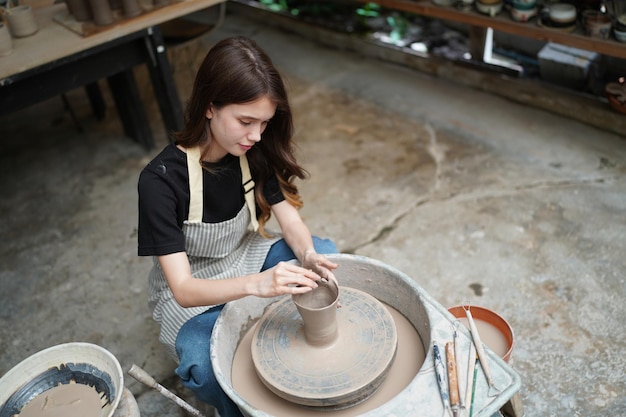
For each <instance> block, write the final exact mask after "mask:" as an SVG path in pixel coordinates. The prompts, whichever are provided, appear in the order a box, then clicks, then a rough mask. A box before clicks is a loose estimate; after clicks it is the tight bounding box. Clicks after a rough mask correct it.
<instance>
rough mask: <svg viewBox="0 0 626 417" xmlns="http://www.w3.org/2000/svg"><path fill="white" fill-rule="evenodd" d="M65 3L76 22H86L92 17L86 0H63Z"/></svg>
mask: <svg viewBox="0 0 626 417" xmlns="http://www.w3.org/2000/svg"><path fill="white" fill-rule="evenodd" d="M65 4H66V5H67V9H68V10H69V12H70V13H71V14H72V16H74V19H75V20H76V21H77V22H86V21H88V20H91V19H92V18H93V15H92V14H91V7H90V6H89V1H88V0H65Z"/></svg>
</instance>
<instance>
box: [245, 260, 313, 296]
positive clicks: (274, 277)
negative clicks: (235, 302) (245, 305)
mask: <svg viewBox="0 0 626 417" xmlns="http://www.w3.org/2000/svg"><path fill="white" fill-rule="evenodd" d="M260 275H261V279H260V281H259V282H258V288H257V291H256V295H257V296H259V297H266V298H269V297H275V296H277V295H283V294H303V293H306V292H309V291H311V290H313V289H314V288H317V281H319V280H320V279H322V277H320V276H319V275H318V274H316V273H315V272H313V271H311V270H309V269H305V268H302V267H301V266H298V265H294V264H292V263H288V262H279V263H278V264H277V265H276V266H275V267H273V268H270V269H268V270H266V271H263V272H261V273H260Z"/></svg>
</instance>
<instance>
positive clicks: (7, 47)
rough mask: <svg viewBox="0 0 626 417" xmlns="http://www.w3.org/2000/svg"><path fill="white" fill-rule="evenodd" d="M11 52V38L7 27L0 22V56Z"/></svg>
mask: <svg viewBox="0 0 626 417" xmlns="http://www.w3.org/2000/svg"><path fill="white" fill-rule="evenodd" d="M11 52H13V39H11V33H10V32H9V27H8V26H7V25H5V24H4V23H2V22H0V57H3V56H7V55H9V54H10V53H11Z"/></svg>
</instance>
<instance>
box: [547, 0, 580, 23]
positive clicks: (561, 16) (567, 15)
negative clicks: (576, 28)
mask: <svg viewBox="0 0 626 417" xmlns="http://www.w3.org/2000/svg"><path fill="white" fill-rule="evenodd" d="M548 9H549V12H548V16H549V17H550V20H551V21H553V22H556V23H570V22H573V21H575V20H576V7H575V6H574V5H572V4H567V3H554V4H551V5H549V6H548Z"/></svg>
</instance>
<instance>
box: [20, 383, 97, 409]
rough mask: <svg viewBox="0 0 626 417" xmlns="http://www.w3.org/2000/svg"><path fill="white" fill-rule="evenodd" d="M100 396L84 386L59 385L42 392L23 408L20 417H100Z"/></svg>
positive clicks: (87, 386)
mask: <svg viewBox="0 0 626 417" xmlns="http://www.w3.org/2000/svg"><path fill="white" fill-rule="evenodd" d="M101 405H102V404H101V401H100V395H98V393H97V392H96V390H95V389H94V388H93V387H90V386H89V385H83V384H64V385H59V386H56V387H54V388H51V389H49V390H48V391H45V392H42V393H41V394H39V395H38V396H36V397H35V398H34V399H33V400H32V401H30V402H29V403H28V404H26V405H25V406H24V408H22V411H20V413H19V414H18V416H19V417H98V416H100V409H101Z"/></svg>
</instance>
